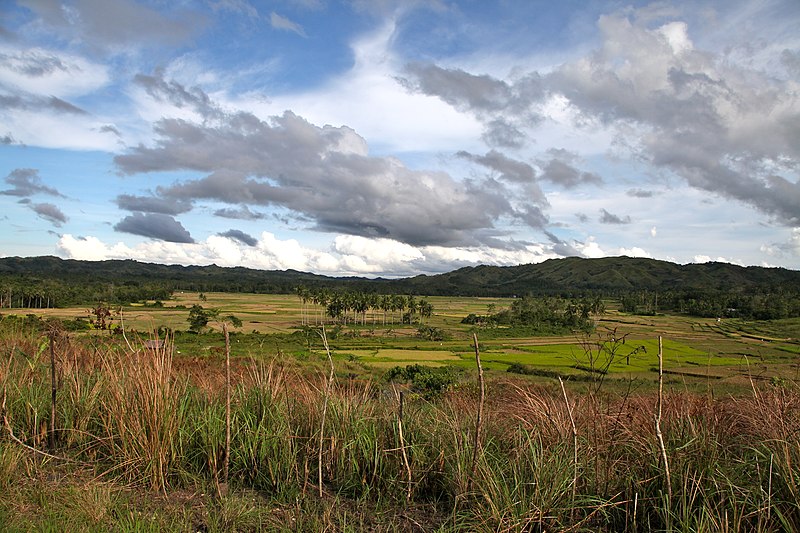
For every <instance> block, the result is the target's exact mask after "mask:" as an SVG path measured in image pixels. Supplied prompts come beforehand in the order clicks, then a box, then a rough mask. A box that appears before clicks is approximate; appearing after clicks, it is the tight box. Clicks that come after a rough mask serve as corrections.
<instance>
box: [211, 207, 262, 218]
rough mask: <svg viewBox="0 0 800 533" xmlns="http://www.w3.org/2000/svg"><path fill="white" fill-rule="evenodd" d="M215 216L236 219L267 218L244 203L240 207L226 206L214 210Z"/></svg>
mask: <svg viewBox="0 0 800 533" xmlns="http://www.w3.org/2000/svg"><path fill="white" fill-rule="evenodd" d="M214 216H218V217H222V218H232V219H235V220H262V219H264V218H266V216H265V215H264V214H263V213H258V212H256V211H251V210H250V208H249V207H247V206H246V205H243V206H241V207H238V208H234V207H225V208H222V209H217V210H216V211H214Z"/></svg>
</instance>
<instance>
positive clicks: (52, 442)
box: [47, 331, 57, 450]
mask: <svg viewBox="0 0 800 533" xmlns="http://www.w3.org/2000/svg"><path fill="white" fill-rule="evenodd" d="M55 335H56V333H55V331H50V433H49V434H48V436H47V437H48V438H47V441H48V446H49V447H50V450H54V449H55V447H56V393H57V384H56V349H55Z"/></svg>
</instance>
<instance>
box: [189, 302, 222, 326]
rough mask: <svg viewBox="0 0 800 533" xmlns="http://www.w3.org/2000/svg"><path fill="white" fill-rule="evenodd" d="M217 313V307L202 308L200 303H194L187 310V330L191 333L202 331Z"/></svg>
mask: <svg viewBox="0 0 800 533" xmlns="http://www.w3.org/2000/svg"><path fill="white" fill-rule="evenodd" d="M217 315H219V309H204V308H203V306H202V305H198V304H195V305H193V306H192V308H191V309H190V310H189V318H188V319H187V321H188V322H189V331H191V332H193V333H200V332H202V331H203V330H204V329H205V328H206V327H207V326H208V322H209V321H210V320H211V319H213V318H216V317H217Z"/></svg>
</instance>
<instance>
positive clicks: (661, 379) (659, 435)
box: [655, 335, 672, 512]
mask: <svg viewBox="0 0 800 533" xmlns="http://www.w3.org/2000/svg"><path fill="white" fill-rule="evenodd" d="M663 395H664V350H663V346H662V342H661V336H660V335H659V337H658V404H657V408H656V417H655V418H656V437H657V438H658V447H659V449H660V450H661V459H662V461H663V462H664V474H665V475H666V478H667V499H668V501H667V506H668V507H667V512H669V508H670V507H671V506H672V480H671V476H670V473H669V459H668V458H667V448H666V446H665V445H664V435H663V434H662V433H661V406H662V403H663Z"/></svg>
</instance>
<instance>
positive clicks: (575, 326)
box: [461, 296, 604, 334]
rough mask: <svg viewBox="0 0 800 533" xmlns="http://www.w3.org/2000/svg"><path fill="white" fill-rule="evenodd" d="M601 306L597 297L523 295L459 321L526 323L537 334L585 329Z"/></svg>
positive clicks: (463, 322) (479, 323)
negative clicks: (504, 306)
mask: <svg viewBox="0 0 800 533" xmlns="http://www.w3.org/2000/svg"><path fill="white" fill-rule="evenodd" d="M603 309H604V306H603V302H602V300H601V299H600V298H599V297H595V298H591V299H590V298H581V299H570V300H567V299H564V298H554V297H548V298H534V297H533V296H524V297H522V298H517V299H515V300H514V301H513V302H512V303H511V306H510V307H509V308H508V309H503V310H501V311H499V312H497V313H492V314H489V315H486V316H478V315H475V314H470V315H468V316H467V317H466V318H464V320H462V321H461V323H462V324H475V325H483V326H499V325H503V326H527V327H529V328H530V330H531V331H532V332H535V333H537V334H560V333H569V332H573V331H584V332H589V331H591V330H592V329H593V328H594V321H593V320H592V318H591V315H592V314H597V313H601V312H603Z"/></svg>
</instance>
